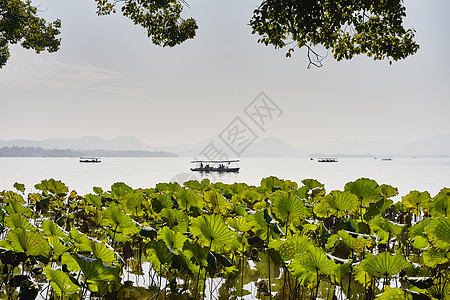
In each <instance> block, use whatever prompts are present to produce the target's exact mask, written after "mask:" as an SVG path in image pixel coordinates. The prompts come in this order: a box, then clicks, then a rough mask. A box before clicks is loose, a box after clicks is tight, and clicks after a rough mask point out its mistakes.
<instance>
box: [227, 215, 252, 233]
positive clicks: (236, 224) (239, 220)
mask: <svg viewBox="0 0 450 300" xmlns="http://www.w3.org/2000/svg"><path fill="white" fill-rule="evenodd" d="M226 222H227V224H228V226H230V227H231V228H233V229H236V230H237V231H239V232H244V233H245V232H247V231H249V230H250V224H249V222H248V219H247V218H246V217H235V218H228V219H227V220H226Z"/></svg>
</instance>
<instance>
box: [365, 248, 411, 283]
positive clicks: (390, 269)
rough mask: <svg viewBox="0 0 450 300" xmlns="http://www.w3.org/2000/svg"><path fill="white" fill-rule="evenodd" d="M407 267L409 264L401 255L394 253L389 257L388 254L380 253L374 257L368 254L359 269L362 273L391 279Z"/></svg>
mask: <svg viewBox="0 0 450 300" xmlns="http://www.w3.org/2000/svg"><path fill="white" fill-rule="evenodd" d="M409 266H411V264H410V263H409V262H407V261H406V259H405V257H404V256H403V255H402V254H400V253H396V254H394V255H391V254H390V253H389V252H382V253H379V254H377V255H375V256H374V255H370V254H369V255H368V256H367V257H366V259H365V260H364V261H362V262H361V267H362V268H363V269H364V271H366V272H367V273H368V274H370V275H372V276H375V277H380V278H385V277H392V276H394V275H396V274H398V273H399V272H400V271H402V270H403V269H405V268H407V267H409Z"/></svg>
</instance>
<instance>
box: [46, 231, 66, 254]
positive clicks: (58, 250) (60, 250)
mask: <svg viewBox="0 0 450 300" xmlns="http://www.w3.org/2000/svg"><path fill="white" fill-rule="evenodd" d="M47 240H48V242H49V243H50V245H51V246H52V248H53V257H54V258H56V259H57V258H59V257H60V256H61V255H63V254H64V253H65V252H67V251H68V250H69V249H70V247H69V246H66V245H64V244H63V243H62V242H61V240H60V238H59V237H57V236H56V235H51V236H48V237H47Z"/></svg>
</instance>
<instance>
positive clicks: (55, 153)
mask: <svg viewBox="0 0 450 300" xmlns="http://www.w3.org/2000/svg"><path fill="white" fill-rule="evenodd" d="M81 156H88V157H176V156H178V155H177V154H175V153H173V152H164V151H143V150H126V151H124V150H70V149H64V150H62V149H42V148H40V147H17V146H14V147H0V157H81Z"/></svg>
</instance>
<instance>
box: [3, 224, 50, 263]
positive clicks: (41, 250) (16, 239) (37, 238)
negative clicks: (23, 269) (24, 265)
mask: <svg viewBox="0 0 450 300" xmlns="http://www.w3.org/2000/svg"><path fill="white" fill-rule="evenodd" d="M7 240H8V241H9V242H10V243H11V246H12V248H13V249H14V250H15V251H17V252H25V253H26V254H27V255H30V256H38V255H41V256H44V257H47V258H48V257H50V253H51V249H50V245H49V244H48V241H47V240H46V239H45V238H44V237H43V236H42V234H41V233H40V232H39V231H29V230H26V229H23V228H17V229H14V230H12V231H10V232H8V237H7Z"/></svg>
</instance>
